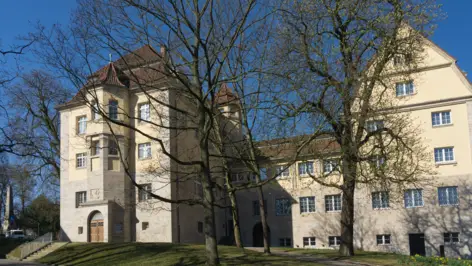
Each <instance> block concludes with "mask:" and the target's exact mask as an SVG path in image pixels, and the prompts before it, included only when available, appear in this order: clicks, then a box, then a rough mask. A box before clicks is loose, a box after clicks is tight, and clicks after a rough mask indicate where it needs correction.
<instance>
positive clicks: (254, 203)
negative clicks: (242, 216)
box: [252, 200, 267, 216]
mask: <svg viewBox="0 0 472 266" xmlns="http://www.w3.org/2000/svg"><path fill="white" fill-rule="evenodd" d="M264 213H265V214H267V201H266V200H264ZM252 214H253V215H254V216H259V215H261V209H260V205H259V201H258V200H253V201H252Z"/></svg>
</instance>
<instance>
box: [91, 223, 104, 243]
mask: <svg viewBox="0 0 472 266" xmlns="http://www.w3.org/2000/svg"><path fill="white" fill-rule="evenodd" d="M90 242H103V220H94V221H90Z"/></svg>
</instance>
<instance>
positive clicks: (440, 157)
mask: <svg viewBox="0 0 472 266" xmlns="http://www.w3.org/2000/svg"><path fill="white" fill-rule="evenodd" d="M434 161H435V162H436V163H447V162H454V147H444V148H434Z"/></svg>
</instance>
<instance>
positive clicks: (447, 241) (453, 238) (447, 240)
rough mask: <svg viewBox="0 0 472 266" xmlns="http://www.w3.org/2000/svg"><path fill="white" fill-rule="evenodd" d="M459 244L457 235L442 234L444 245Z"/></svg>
mask: <svg viewBox="0 0 472 266" xmlns="http://www.w3.org/2000/svg"><path fill="white" fill-rule="evenodd" d="M451 243H459V233H456V232H454V233H451V232H447V233H444V244H451Z"/></svg>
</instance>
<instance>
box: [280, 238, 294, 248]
mask: <svg viewBox="0 0 472 266" xmlns="http://www.w3.org/2000/svg"><path fill="white" fill-rule="evenodd" d="M279 246H281V247H291V246H292V239H291V238H290V237H284V238H279Z"/></svg>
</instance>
